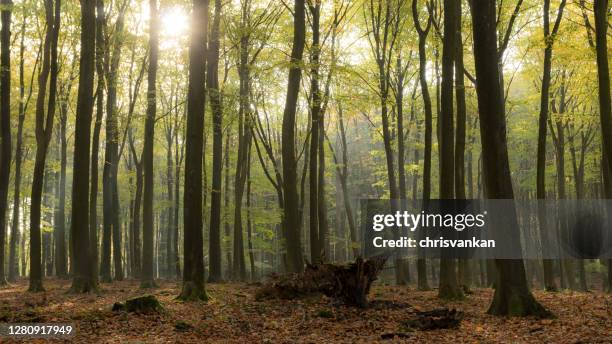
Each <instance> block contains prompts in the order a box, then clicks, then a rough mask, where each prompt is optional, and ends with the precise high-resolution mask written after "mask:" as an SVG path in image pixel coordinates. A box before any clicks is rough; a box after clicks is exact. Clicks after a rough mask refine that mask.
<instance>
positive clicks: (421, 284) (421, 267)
mask: <svg viewBox="0 0 612 344" xmlns="http://www.w3.org/2000/svg"><path fill="white" fill-rule="evenodd" d="M429 8H431V4H430V5H429ZM431 17H432V14H431V11H429V16H428V18H427V24H426V25H425V28H423V27H422V26H421V23H420V21H419V10H418V8H417V0H412V19H413V21H414V27H415V29H416V31H417V33H418V35H419V83H420V84H421V94H422V95H423V107H424V110H425V151H424V157H423V159H424V162H423V202H424V203H425V205H424V208H426V207H427V201H428V200H429V199H430V197H431V147H432V127H433V113H432V110H431V97H430V95H429V88H428V86H427V51H426V50H425V48H426V44H427V35H428V34H429V30H430V29H431V23H432V18H431ZM417 274H418V276H417V277H418V288H419V290H429V289H430V288H429V284H428V283H427V265H426V262H425V259H424V258H419V259H418V260H417Z"/></svg>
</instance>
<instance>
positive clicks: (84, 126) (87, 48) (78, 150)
mask: <svg viewBox="0 0 612 344" xmlns="http://www.w3.org/2000/svg"><path fill="white" fill-rule="evenodd" d="M95 5H96V2H95V0H83V1H81V49H80V51H81V56H80V60H79V88H78V95H77V109H76V123H75V133H74V142H75V145H74V163H73V177H72V220H71V221H70V225H71V228H70V233H71V235H70V239H71V245H72V252H73V253H72V254H73V259H72V261H71V262H72V264H73V265H74V267H73V268H72V274H73V280H72V291H73V292H75V293H83V292H92V291H95V290H96V289H97V276H96V275H95V269H94V264H97V262H96V261H94V262H93V264H92V260H93V257H92V256H91V254H92V252H91V250H88V249H82V248H85V247H89V248H93V247H94V246H97V242H95V241H94V240H92V239H93V238H91V236H90V228H89V158H90V156H89V149H90V138H91V117H92V114H93V82H94V63H95V53H96V52H95V38H96V27H95V25H96V14H95V10H96V6H95Z"/></svg>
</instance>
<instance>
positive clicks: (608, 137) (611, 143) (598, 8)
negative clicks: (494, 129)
mask: <svg viewBox="0 0 612 344" xmlns="http://www.w3.org/2000/svg"><path fill="white" fill-rule="evenodd" d="M609 9H610V8H609V6H608V0H595V3H594V4H593V11H594V12H595V42H596V52H597V77H598V84H599V118H600V123H601V133H602V141H603V153H604V157H605V159H604V160H605V161H607V164H608V169H607V170H608V171H612V134H611V133H612V110H611V109H610V69H609V67H608V43H607V37H608V36H607V31H608V14H609V12H610V11H609ZM606 191H607V192H606V195H605V196H606V198H612V193H610V192H609V191H611V188H607V189H606ZM608 292H612V259H609V260H608Z"/></svg>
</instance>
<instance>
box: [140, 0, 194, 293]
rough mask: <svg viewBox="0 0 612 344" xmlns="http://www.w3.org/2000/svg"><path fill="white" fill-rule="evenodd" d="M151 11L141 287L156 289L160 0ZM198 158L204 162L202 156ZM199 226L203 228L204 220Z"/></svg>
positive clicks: (153, 2)
mask: <svg viewBox="0 0 612 344" xmlns="http://www.w3.org/2000/svg"><path fill="white" fill-rule="evenodd" d="M149 11H150V12H149V13H150V16H151V19H150V23H149V70H148V74H147V112H146V118H145V129H144V131H145V132H144V145H143V150H142V164H143V177H144V189H143V200H142V234H143V235H142V271H141V277H140V281H141V283H140V286H141V287H142V288H152V287H155V286H156V284H155V280H154V278H155V276H154V272H153V271H154V270H153V240H154V226H155V223H154V219H153V193H154V188H155V183H154V182H153V140H154V137H155V114H156V111H157V98H156V95H157V92H156V84H157V60H158V51H159V14H158V12H157V0H149ZM190 76H191V74H190ZM198 97H203V95H199V94H198ZM203 108H204V107H203V106H202V109H203ZM201 153H202V152H201V151H200V155H201ZM188 160H189V159H188ZM198 161H200V162H201V158H200V160H198ZM201 165H202V164H201V163H200V167H199V169H200V171H201V168H202V167H201ZM187 170H188V169H187ZM201 190H202V187H201V184H200V188H198V191H199V192H201ZM200 197H201V196H200ZM185 203H187V202H185ZM200 207H201V204H200ZM201 213H202V212H201V211H200V216H201ZM199 228H200V230H201V228H202V226H201V223H200V227H199Z"/></svg>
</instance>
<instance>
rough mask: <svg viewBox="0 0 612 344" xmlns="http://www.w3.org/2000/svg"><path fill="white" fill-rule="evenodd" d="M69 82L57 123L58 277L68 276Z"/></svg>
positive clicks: (56, 231)
mask: <svg viewBox="0 0 612 344" xmlns="http://www.w3.org/2000/svg"><path fill="white" fill-rule="evenodd" d="M71 86H72V85H71V83H68V85H65V86H64V87H65V90H64V92H63V93H64V94H63V99H62V103H61V104H60V107H59V110H60V113H59V115H60V125H59V133H58V134H59V135H58V138H59V140H58V141H59V142H58V143H59V145H58V146H59V150H60V172H59V180H58V190H57V195H58V199H57V202H58V206H57V208H56V209H57V211H56V214H55V272H56V274H57V276H58V277H60V278H65V277H67V276H68V269H67V266H68V264H67V259H66V164H67V150H68V143H67V140H66V126H67V122H68V99H69V96H70V87H71Z"/></svg>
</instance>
